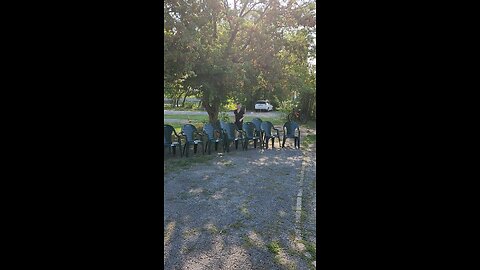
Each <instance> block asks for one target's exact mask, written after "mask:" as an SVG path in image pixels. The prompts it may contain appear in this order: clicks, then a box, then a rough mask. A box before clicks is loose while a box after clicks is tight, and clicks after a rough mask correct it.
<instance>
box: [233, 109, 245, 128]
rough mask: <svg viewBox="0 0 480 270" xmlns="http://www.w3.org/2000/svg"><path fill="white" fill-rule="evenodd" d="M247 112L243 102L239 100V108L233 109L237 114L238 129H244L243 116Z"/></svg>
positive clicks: (236, 123)
mask: <svg viewBox="0 0 480 270" xmlns="http://www.w3.org/2000/svg"><path fill="white" fill-rule="evenodd" d="M245 113H246V110H245V108H243V107H242V104H241V103H240V102H238V103H237V109H236V110H235V111H233V114H235V125H236V126H237V128H238V130H242V125H243V118H244V117H245V116H244V114H245Z"/></svg>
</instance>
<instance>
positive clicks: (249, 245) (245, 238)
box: [242, 235, 255, 248]
mask: <svg viewBox="0 0 480 270" xmlns="http://www.w3.org/2000/svg"><path fill="white" fill-rule="evenodd" d="M242 239H243V246H244V247H245V248H252V247H254V246H255V244H254V243H253V241H252V239H250V237H248V236H247V235H244V236H243V237H242Z"/></svg>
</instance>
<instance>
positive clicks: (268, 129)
mask: <svg viewBox="0 0 480 270" xmlns="http://www.w3.org/2000/svg"><path fill="white" fill-rule="evenodd" d="M260 128H261V130H262V131H263V132H265V135H267V136H269V137H270V136H272V128H273V124H272V123H271V122H269V121H264V122H262V125H261V127H260Z"/></svg>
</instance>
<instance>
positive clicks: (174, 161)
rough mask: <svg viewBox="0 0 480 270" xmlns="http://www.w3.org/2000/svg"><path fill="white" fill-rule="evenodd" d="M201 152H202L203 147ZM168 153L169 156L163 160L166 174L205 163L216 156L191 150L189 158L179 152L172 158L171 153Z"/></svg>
mask: <svg viewBox="0 0 480 270" xmlns="http://www.w3.org/2000/svg"><path fill="white" fill-rule="evenodd" d="M199 152H201V148H200V151H199ZM199 152H197V154H196V155H198V153H199ZM167 155H168V156H167V157H166V158H165V161H164V162H163V168H164V170H165V171H164V172H165V174H167V173H171V172H175V171H180V170H182V169H186V168H189V167H190V166H192V165H196V164H205V163H207V162H209V161H210V160H212V159H214V158H215V156H214V155H202V154H200V155H198V156H196V155H193V151H192V150H190V155H189V156H188V158H186V157H180V153H179V152H178V153H177V154H176V157H175V158H172V157H171V156H170V155H169V154H167Z"/></svg>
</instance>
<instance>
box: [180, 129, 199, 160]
mask: <svg viewBox="0 0 480 270" xmlns="http://www.w3.org/2000/svg"><path fill="white" fill-rule="evenodd" d="M180 135H182V136H183V137H184V138H185V144H184V146H183V152H184V155H185V157H188V153H189V152H190V146H191V145H193V153H194V154H196V153H197V147H198V145H199V144H201V145H202V154H205V145H204V140H203V136H204V134H203V133H202V132H198V131H197V128H196V127H195V126H194V125H191V124H186V125H184V126H183V127H182V131H181V132H180ZM199 138H200V139H199Z"/></svg>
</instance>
